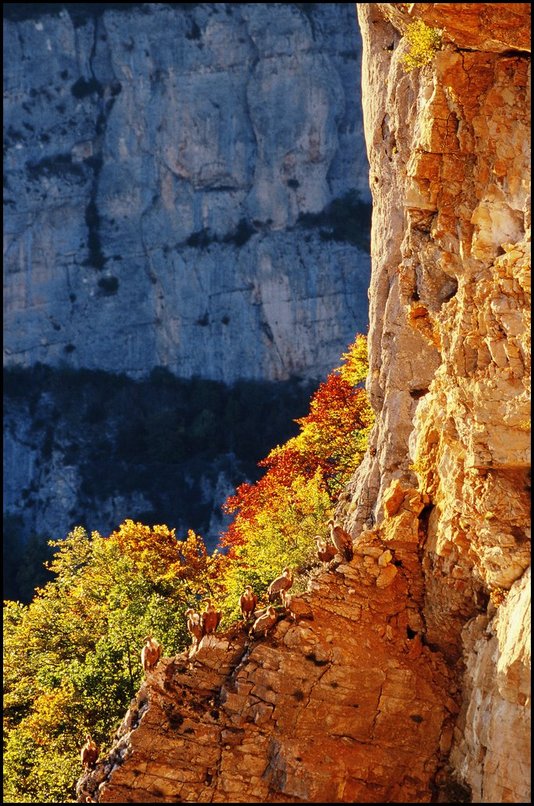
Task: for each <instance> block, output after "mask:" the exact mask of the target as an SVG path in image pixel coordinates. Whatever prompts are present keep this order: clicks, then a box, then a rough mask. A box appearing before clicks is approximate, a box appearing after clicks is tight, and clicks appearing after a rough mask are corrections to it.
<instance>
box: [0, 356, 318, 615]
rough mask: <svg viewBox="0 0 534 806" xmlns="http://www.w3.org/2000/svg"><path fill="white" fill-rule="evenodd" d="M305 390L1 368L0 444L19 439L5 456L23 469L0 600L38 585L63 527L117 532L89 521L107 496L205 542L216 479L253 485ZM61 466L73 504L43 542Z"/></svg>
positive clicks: (8, 521) (7, 526) (302, 410)
mask: <svg viewBox="0 0 534 806" xmlns="http://www.w3.org/2000/svg"><path fill="white" fill-rule="evenodd" d="M316 386H317V383H313V382H309V381H307V382H304V381H302V380H299V379H292V380H289V381H285V382H277V383H273V382H267V381H249V380H242V381H238V382H237V383H235V384H234V385H232V386H227V385H225V384H224V383H222V382H217V381H210V380H205V379H202V378H192V379H181V378H176V377H175V376H173V375H172V374H171V373H170V372H168V371H167V370H166V369H163V368H158V369H155V370H153V371H152V373H151V375H150V376H149V377H148V378H147V379H146V380H141V381H135V380H132V379H131V378H129V377H127V376H126V375H114V374H111V373H107V372H103V371H100V370H95V371H91V370H73V369H71V368H60V369H53V368H51V367H48V366H44V365H42V364H36V365H35V366H33V367H31V368H29V369H22V368H13V369H8V370H6V371H5V372H4V412H5V428H6V437H7V439H8V440H12V441H13V442H14V443H17V442H18V443H21V436H20V435H21V434H23V435H24V437H23V441H24V447H22V446H21V445H20V444H19V447H17V451H18V452H19V454H18V455H20V456H24V457H26V459H25V461H27V458H28V456H29V455H31V457H32V459H31V461H28V466H30V467H31V468H32V472H31V476H30V477H28V478H27V479H25V485H24V486H23V489H21V490H20V493H19V492H18V491H17V493H18V494H19V495H20V498H19V501H18V502H17V505H16V506H15V507H13V506H11V507H10V512H9V515H8V516H7V517H5V518H4V596H5V597H6V598H16V599H20V600H22V601H29V599H30V598H31V596H32V592H33V589H34V587H35V585H36V584H42V583H43V582H44V581H46V580H47V579H48V578H49V574H48V573H47V572H46V571H45V570H44V569H43V568H42V563H43V561H44V560H45V559H46V558H47V557H48V556H49V552H50V550H49V548H48V546H47V540H49V539H57V538H61V537H64V536H65V535H66V534H67V532H68V531H69V529H70V528H72V526H73V525H83V526H85V527H86V528H89V529H94V528H98V529H99V530H101V531H102V533H103V534H108V533H109V532H111V531H112V530H113V529H115V528H116V527H117V526H119V523H115V522H109V523H106V522H105V521H106V519H105V516H103V515H102V514H101V513H102V511H103V510H105V502H106V501H109V500H110V499H111V498H117V497H119V498H120V497H121V496H123V497H125V499H130V500H135V499H136V498H137V499H139V500H141V497H142V500H143V501H144V502H145V504H144V506H142V507H141V506H140V507H139V508H138V509H134V510H133V511H128V512H125V513H124V517H129V518H132V519H133V520H138V521H142V522H143V523H146V524H149V525H153V524H157V523H159V524H161V523H164V524H166V525H167V526H169V527H176V528H177V533H180V534H182V532H184V533H185V529H186V528H191V529H194V530H195V531H197V532H198V533H200V534H201V535H203V536H206V531H207V530H208V528H209V524H210V519H211V517H212V515H213V512H214V510H217V509H218V507H220V504H221V503H222V501H218V502H214V500H213V491H214V490H215V489H216V488H217V484H218V480H220V479H221V478H224V479H225V480H226V482H227V484H231V485H232V487H233V489H235V487H236V486H238V485H239V484H241V483H242V482H244V481H255V480H256V479H257V478H259V476H260V475H261V473H262V472H263V471H260V469H259V468H258V467H257V462H258V461H259V460H260V459H263V458H264V457H265V456H266V455H267V454H268V452H269V451H270V450H271V448H273V447H274V446H275V445H277V444H281V443H283V442H285V441H286V440H287V439H289V438H290V437H291V436H294V435H295V434H296V433H297V432H298V426H297V425H296V423H295V422H294V420H295V418H297V417H302V416H304V415H305V414H306V413H307V411H308V404H309V400H310V397H311V395H312V393H313V391H314V390H315V388H316ZM10 431H13V435H11V436H9V435H8V433H7V432H10ZM65 467H67V468H71V469H73V476H75V478H76V479H78V488H77V490H76V505H75V506H74V507H69V509H68V511H65V512H64V519H65V530H64V534H54V535H50V534H43V533H42V532H41V531H40V530H39V511H40V509H41V508H42V506H43V504H42V502H43V500H46V499H50V498H51V497H53V496H54V492H53V490H54V489H55V487H54V485H55V483H56V482H57V478H56V477H57V474H58V471H62V470H63V469H64V468H65ZM231 491H232V490H230V492H231ZM54 501H55V504H57V505H60V502H59V499H57V498H54ZM147 501H148V502H149V504H148V505H147V503H146V502H147ZM62 518H63V513H62ZM103 521H104V523H102V522H103ZM95 523H97V524H98V525H97V526H95V525H94V524H95ZM100 524H102V525H100ZM104 526H105V527H106V528H104ZM106 529H107V531H106ZM212 542H213V541H212ZM211 548H213V545H211Z"/></svg>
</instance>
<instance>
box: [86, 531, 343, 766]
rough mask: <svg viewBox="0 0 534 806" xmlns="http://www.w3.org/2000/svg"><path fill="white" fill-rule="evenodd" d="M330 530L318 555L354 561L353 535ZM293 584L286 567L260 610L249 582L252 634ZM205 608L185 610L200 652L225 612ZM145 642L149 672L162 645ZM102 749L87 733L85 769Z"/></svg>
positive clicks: (245, 604) (263, 628) (247, 615)
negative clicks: (205, 637) (337, 556)
mask: <svg viewBox="0 0 534 806" xmlns="http://www.w3.org/2000/svg"><path fill="white" fill-rule="evenodd" d="M327 525H328V531H329V536H330V539H331V541H332V543H331V544H330V543H328V542H327V541H326V540H324V539H323V538H322V537H320V536H319V535H317V536H316V538H315V542H316V545H317V557H318V559H319V560H320V561H321V562H323V563H329V562H330V561H331V560H333V559H334V557H335V556H336V554H339V555H340V556H341V557H342V558H343V559H344V560H346V561H347V562H350V560H352V557H353V554H354V552H353V547H352V537H351V536H350V534H349V533H348V532H346V531H345V530H344V529H343V528H342V527H341V526H340V524H339V523H336V522H335V521H334V520H332V519H330V520H329V521H328V524H327ZM292 585H293V574H292V572H291V569H290V568H284V569H283V571H282V574H281V575H280V576H279V577H276V579H273V581H272V582H271V583H270V585H269V586H268V588H267V596H268V598H269V602H270V603H271V604H269V605H268V606H267V607H265V608H263V609H262V610H256V607H257V604H258V597H257V595H256V594H255V593H254V591H253V590H252V586H251V585H247V586H246V587H245V590H244V591H243V593H242V594H241V596H240V598H239V607H240V610H241V615H242V616H243V620H244V622H245V624H247V625H248V624H250V622H251V621H252V620H253V619H254V622H253V624H252V626H251V627H250V629H249V635H251V636H254V637H259V636H261V635H266V634H267V633H268V632H269V630H270V629H271V628H272V627H273V626H274V625H275V624H276V622H277V620H278V616H277V614H276V610H275V608H274V606H273V604H272V602H274V601H276V599H278V598H280V601H281V602H282V605H283V606H284V607H285V608H287V607H288V604H289V601H290V596H289V593H288V591H289V589H290V588H291V586H292ZM203 604H204V606H205V609H204V611H203V612H202V613H198V612H196V611H195V610H193V608H192V607H190V608H189V609H188V610H186V611H185V616H186V619H187V622H186V623H187V631H188V632H189V634H190V636H191V640H192V650H193V651H196V649H198V646H199V644H200V642H201V640H202V639H203V638H204V636H205V635H211V634H212V633H214V632H215V631H216V629H217V627H218V626H219V623H220V621H221V615H222V614H221V611H220V610H216V609H215V607H214V606H213V604H212V602H211V599H205V600H204V602H203ZM144 641H145V643H144V646H143V648H142V650H141V664H142V666H143V671H144V672H148V671H150V670H151V669H153V668H154V667H155V666H156V665H157V663H158V661H159V659H160V657H161V654H162V647H161V644H160V643H159V642H158V641H156V639H155V638H153V637H152V636H151V635H147V637H146V638H145V639H144ZM98 753H99V749H98V746H97V745H96V743H95V742H94V740H93V739H92V738H91V735H90V734H87V737H86V742H85V744H84V746H83V747H82V749H81V760H82V765H83V767H84V769H86V770H87V769H92V768H93V767H94V765H95V764H96V761H97V758H98Z"/></svg>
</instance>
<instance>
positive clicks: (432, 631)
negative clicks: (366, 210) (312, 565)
mask: <svg viewBox="0 0 534 806" xmlns="http://www.w3.org/2000/svg"><path fill="white" fill-rule="evenodd" d="M529 11H530V9H529V5H528V4H520V3H510V4H485V3H471V4H448V3H437V4H429V3H418V4H404V3H403V4H382V3H378V4H359V6H358V15H359V21H360V26H361V30H362V37H363V42H364V59H363V99H364V111H365V129H366V139H367V145H368V151H369V161H370V165H371V173H370V177H371V188H372V193H373V202H374V212H373V231H372V283H371V314H370V318H371V328H370V361H371V367H370V375H369V378H368V388H369V391H370V394H371V396H372V402H373V405H374V408H375V410H376V412H377V424H376V427H375V431H374V433H373V436H372V439H371V445H370V448H369V451H368V454H367V456H366V458H365V460H364V462H363V463H362V465H361V466H360V469H359V471H358V472H357V474H356V476H355V478H354V479H353V481H352V482H351V485H350V486H349V488H348V489H347V491H346V492H345V493H344V495H343V496H342V498H341V500H340V503H339V508H338V514H339V515H340V516H341V517H342V518H343V519H344V522H345V525H346V526H347V527H348V528H349V529H350V530H351V532H352V534H353V538H354V546H355V557H354V559H353V561H352V562H351V563H349V564H341V565H338V566H337V567H336V566H335V564H334V565H333V567H331V568H329V569H325V570H320V569H317V570H316V572H315V573H314V574H313V576H312V579H311V580H310V584H309V589H308V590H307V592H306V593H304V594H302V595H301V596H299V597H295V598H294V599H293V600H292V602H291V606H290V611H291V612H290V613H289V614H280V615H281V619H280V621H279V622H278V624H277V625H276V627H275V628H274V630H273V633H272V635H271V636H269V637H267V638H266V639H263V640H254V641H249V640H248V639H247V637H246V634H244V632H243V630H242V629H240V628H239V627H236V628H235V630H234V631H231V632H230V633H228V634H226V635H221V636H219V637H218V638H215V639H211V638H206V639H204V643H203V645H202V646H201V648H200V650H199V651H198V653H197V654H196V655H193V656H192V657H187V655H185V654H184V655H183V656H179V657H177V658H174V659H165V660H164V661H163V662H162V664H161V665H160V666H159V667H158V669H157V671H156V672H155V673H153V674H152V675H150V676H149V677H148V678H147V680H146V683H145V684H144V686H143V687H142V689H141V691H140V692H139V695H138V697H137V699H136V700H135V701H134V702H133V704H132V708H131V709H130V711H129V713H128V714H127V716H126V718H125V721H124V723H123V724H122V726H121V728H120V729H119V731H118V734H117V740H116V743H115V744H114V747H113V749H112V751H111V753H110V755H109V756H108V757H106V758H104V759H103V760H102V762H101V763H100V764H99V765H98V767H97V769H96V770H95V771H94V772H93V773H91V774H90V775H88V776H86V777H84V778H83V779H81V780H80V782H79V792H80V799H83V797H84V796H85V794H86V793H92V794H93V795H97V796H98V799H99V800H100V801H101V802H136V801H137V802H148V801H150V802H177V801H178V800H182V801H195V800H196V801H200V802H225V801H248V802H262V801H263V802H299V801H301V802H302V801H303V802H310V801H311V802H313V801H325V802H329V801H330V802H344V801H345V802H405V803H406V802H429V801H433V802H464V801H467V800H472V801H473V802H481V803H491V802H497V803H498V802H507V803H522V802H528V801H529V799H530V775H529V773H530V754H529V737H530V733H529V731H530V676H529V672H530V644H529V640H530V615H529V602H530V551H529V549H530V534H529V524H530V511H529V497H528V490H529V483H530V475H529V468H530V457H529V452H528V442H527V439H528V431H529V427H530V426H529V423H528V417H529V408H528V401H529V372H530V341H529V335H528V332H529V331H528V326H529V301H530V296H529V294H530V274H529V265H530V264H529V262H528V243H529V241H530V215H529V206H528V203H529V191H530V180H529V159H530V140H529V124H530V120H529V108H530V107H529V83H528V79H529V68H530V60H529V58H528V48H529V33H530V19H529ZM415 19H422V20H423V21H425V22H426V23H427V24H429V25H432V26H439V28H440V29H442V32H443V34H442V47H441V49H439V50H438V51H437V52H436V53H434V54H433V56H432V59H431V61H429V63H428V64H427V65H425V66H424V67H423V68H421V69H418V70H416V71H413V72H410V73H406V72H405V70H404V69H403V66H402V57H403V55H404V53H406V49H407V42H406V39H405V37H403V33H404V32H405V31H406V28H407V26H408V25H409V24H410V23H411V22H413V21H414V20H415Z"/></svg>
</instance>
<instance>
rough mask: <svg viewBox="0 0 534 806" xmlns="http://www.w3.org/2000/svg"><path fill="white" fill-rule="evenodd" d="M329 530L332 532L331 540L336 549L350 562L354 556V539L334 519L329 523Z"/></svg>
mask: <svg viewBox="0 0 534 806" xmlns="http://www.w3.org/2000/svg"><path fill="white" fill-rule="evenodd" d="M328 528H329V530H330V539H331V540H332V543H333V544H334V546H335V547H336V549H337V551H338V553H339V554H341V556H342V557H343V558H344V559H345V560H346V561H347V562H350V561H351V560H352V558H353V556H354V549H353V547H352V537H351V536H350V535H349V533H348V532H346V531H345V530H344V529H343V527H342V526H340V525H339V523H336V522H335V521H333V520H332V519H330V520H329V521H328Z"/></svg>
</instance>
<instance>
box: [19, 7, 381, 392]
mask: <svg viewBox="0 0 534 806" xmlns="http://www.w3.org/2000/svg"><path fill="white" fill-rule="evenodd" d="M7 5H8V7H9V6H10V5H11V6H13V5H14V6H18V7H20V8H19V9H18V10H11V12H10V11H9V8H8V12H7V19H6V20H5V22H4V98H5V101H4V118H5V136H4V142H5V162H4V174H5V175H4V182H5V207H4V209H5V246H6V253H5V297H4V299H5V302H4V316H5V325H4V355H5V363H6V364H7V365H10V366H12V365H18V366H31V365H33V364H35V363H36V362H42V363H44V364H49V365H51V366H59V365H61V364H63V363H64V364H66V365H68V366H70V367H73V368H89V369H104V370H107V371H111V372H126V373H127V374H129V375H130V376H132V377H138V378H140V377H144V376H146V375H147V374H148V373H149V372H150V370H151V369H152V368H153V367H155V366H164V367H167V368H168V369H169V370H170V371H171V372H173V373H174V374H176V375H178V376H180V377H191V376H192V375H199V376H202V377H204V378H212V379H216V380H221V381H224V382H228V383H231V382H233V381H234V380H236V379H237V378H242V377H249V378H255V379H268V380H283V379H287V378H289V377H292V376H295V375H297V376H302V377H322V376H324V375H325V374H326V373H327V372H328V371H330V369H331V368H332V366H334V365H335V364H336V362H337V360H338V358H339V355H340V353H341V352H342V351H343V350H344V348H345V347H346V345H347V343H348V342H349V340H351V339H352V337H353V335H354V334H355V333H356V332H357V331H362V330H365V328H366V325H367V286H368V280H369V256H368V254H367V252H366V242H367V230H368V214H369V208H368V202H369V198H370V197H369V191H368V187H367V158H366V155H365V146H364V140H363V132H362V122H361V113H360V107H359V98H360V90H359V80H360V45H359V39H358V37H359V34H358V31H357V25H356V19H355V7H354V5H353V4H349V3H337V4H323V3H307V4H291V3H239V4H238V3H228V4H226V3H212V4H194V3H192V4H191V3H190V4H163V3H149V4H126V6H125V7H124V8H121V7H117V6H118V4H64V5H62V4H7ZM54 5H55V13H48V9H49V8H50V6H54ZM74 7H77V8H74ZM32 9H33V11H32ZM24 12H25V13H24ZM30 14H33V16H29V15H30Z"/></svg>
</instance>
